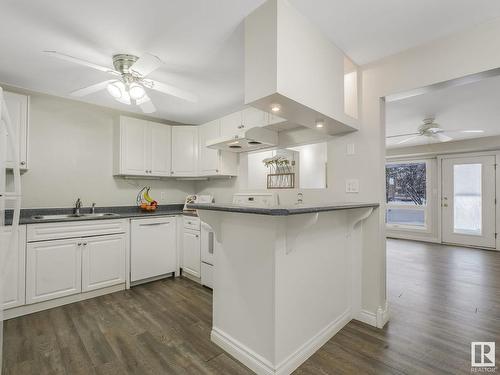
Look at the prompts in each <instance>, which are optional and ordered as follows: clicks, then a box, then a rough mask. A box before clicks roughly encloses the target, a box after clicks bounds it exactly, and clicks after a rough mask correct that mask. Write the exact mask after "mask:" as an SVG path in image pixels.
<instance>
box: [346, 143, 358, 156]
mask: <svg viewBox="0 0 500 375" xmlns="http://www.w3.org/2000/svg"><path fill="white" fill-rule="evenodd" d="M346 153H347V155H354V154H355V153H356V151H355V149H354V143H348V144H347V146H346Z"/></svg>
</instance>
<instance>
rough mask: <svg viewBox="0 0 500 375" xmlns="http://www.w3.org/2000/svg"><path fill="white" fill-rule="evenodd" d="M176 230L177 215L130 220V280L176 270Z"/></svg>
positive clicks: (133, 280) (142, 278) (143, 278)
mask: <svg viewBox="0 0 500 375" xmlns="http://www.w3.org/2000/svg"><path fill="white" fill-rule="evenodd" d="M176 233H177V231H176V218H175V217H156V218H148V219H134V220H132V221H131V238H130V280H131V282H136V281H139V280H145V279H149V278H152V277H157V276H162V275H166V274H170V273H173V272H176V271H177V240H176V239H177V235H176Z"/></svg>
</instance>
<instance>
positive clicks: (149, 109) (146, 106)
mask: <svg viewBox="0 0 500 375" xmlns="http://www.w3.org/2000/svg"><path fill="white" fill-rule="evenodd" d="M135 103H136V104H137V105H138V106H139V107H140V108H141V110H142V112H144V113H153V112H156V107H155V105H154V104H153V102H152V101H151V98H150V97H149V96H148V95H147V94H144V96H143V97H142V98H141V99H139V100H137V101H136V102H135Z"/></svg>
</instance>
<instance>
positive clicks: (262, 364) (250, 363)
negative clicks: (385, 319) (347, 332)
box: [211, 310, 351, 375]
mask: <svg viewBox="0 0 500 375" xmlns="http://www.w3.org/2000/svg"><path fill="white" fill-rule="evenodd" d="M350 320H351V312H350V310H346V311H345V312H344V313H342V315H340V316H339V317H337V319H335V320H334V321H332V322H331V323H330V324H328V325H327V326H326V327H324V328H323V329H322V330H320V331H319V332H318V333H317V334H316V335H314V336H313V337H311V339H309V340H308V341H307V342H306V343H304V344H303V345H302V346H301V347H300V348H298V349H297V350H296V351H295V352H293V353H292V354H291V355H290V356H288V357H287V358H286V359H284V360H283V361H282V362H281V363H279V364H278V365H273V363H272V362H270V361H269V360H267V359H265V358H264V357H262V356H260V355H259V354H257V353H255V352H254V351H253V350H252V349H250V348H248V347H247V346H245V345H243V344H242V343H240V342H239V341H237V340H235V339H234V338H233V337H231V336H229V335H227V334H226V333H224V332H223V331H221V330H220V329H218V328H216V327H213V328H212V334H211V339H212V341H213V342H214V343H215V344H217V345H219V346H220V347H221V348H222V349H224V350H225V351H226V352H228V353H229V354H231V355H232V356H233V357H234V358H236V359H237V360H239V361H240V362H241V363H243V364H244V365H245V366H247V367H248V368H250V369H251V370H252V371H254V372H255V373H257V374H259V375H289V374H291V373H292V372H293V371H294V370H296V369H297V368H298V367H299V366H300V365H301V364H302V363H304V362H305V361H306V360H307V359H308V358H309V357H310V356H311V355H313V354H314V353H315V352H316V351H317V350H318V349H319V348H320V347H322V346H323V345H324V344H325V343H326V342H327V341H328V340H330V339H331V338H332V337H333V336H334V335H335V334H336V333H337V332H338V331H340V330H341V329H342V328H343V327H344V326H345V325H346V324H347V323H349V321H350Z"/></svg>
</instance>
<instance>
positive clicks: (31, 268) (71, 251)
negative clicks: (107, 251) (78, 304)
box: [26, 239, 82, 304]
mask: <svg viewBox="0 0 500 375" xmlns="http://www.w3.org/2000/svg"><path fill="white" fill-rule="evenodd" d="M79 243H81V240H80V239H69V240H56V241H43V242H32V243H29V244H28V246H27V262H26V303H28V304H29V303H35V302H41V301H46V300H50V299H54V298H59V297H64V296H69V295H71V294H78V293H80V292H81V290H82V279H81V276H82V256H81V246H79V245H78V244H79Z"/></svg>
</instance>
